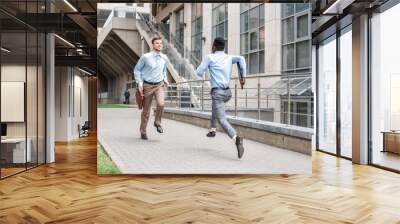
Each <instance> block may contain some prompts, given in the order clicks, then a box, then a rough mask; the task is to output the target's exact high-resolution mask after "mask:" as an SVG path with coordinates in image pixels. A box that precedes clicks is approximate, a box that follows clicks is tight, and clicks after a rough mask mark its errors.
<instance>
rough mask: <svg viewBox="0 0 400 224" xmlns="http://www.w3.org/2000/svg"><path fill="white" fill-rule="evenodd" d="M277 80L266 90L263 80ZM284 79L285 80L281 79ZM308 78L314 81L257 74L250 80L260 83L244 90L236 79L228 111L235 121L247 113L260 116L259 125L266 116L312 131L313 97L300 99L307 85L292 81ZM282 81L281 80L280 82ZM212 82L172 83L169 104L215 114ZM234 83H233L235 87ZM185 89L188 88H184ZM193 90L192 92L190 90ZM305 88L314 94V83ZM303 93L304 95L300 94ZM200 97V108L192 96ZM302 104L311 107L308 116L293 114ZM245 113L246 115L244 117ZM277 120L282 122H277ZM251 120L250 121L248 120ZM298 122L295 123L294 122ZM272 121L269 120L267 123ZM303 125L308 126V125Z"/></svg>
mask: <svg viewBox="0 0 400 224" xmlns="http://www.w3.org/2000/svg"><path fill="white" fill-rule="evenodd" d="M271 78H272V79H274V80H275V82H273V83H268V84H270V85H269V86H268V87H263V85H264V83H265V82H262V81H261V80H262V79H271ZM279 78H281V79H279ZM299 78H304V79H305V80H306V79H308V78H311V73H294V74H256V75H249V76H248V77H246V79H248V80H252V79H253V80H254V79H256V80H257V81H256V82H253V83H251V84H252V85H254V86H246V85H245V87H244V88H243V89H241V88H240V87H238V86H239V85H238V83H239V82H238V77H233V78H232V80H231V83H230V86H231V87H232V95H233V97H232V100H231V101H232V102H230V103H228V104H227V109H228V111H231V112H230V113H232V115H233V116H235V117H243V116H244V117H246V116H247V115H243V113H244V114H246V113H254V112H256V117H253V118H254V119H255V121H256V122H258V121H260V120H265V119H266V118H263V116H262V115H263V114H272V116H273V122H277V121H276V120H279V119H280V121H278V122H279V123H285V124H286V125H291V126H299V125H301V126H305V127H309V128H311V127H312V126H313V117H314V115H313V113H311V111H312V108H311V107H312V106H311V105H312V104H313V94H312V93H309V94H306V95H303V94H302V95H297V93H298V92H299V91H298V90H299V85H300V84H304V80H303V81H298V82H295V83H291V81H292V80H295V79H299ZM276 79H278V80H276ZM282 80H284V81H285V82H284V86H279V87H275V86H274V84H275V83H277V82H278V81H282ZM207 82H210V80H209V79H201V80H188V81H183V82H178V83H172V84H171V85H170V86H169V88H168V90H167V97H166V98H167V102H169V106H172V107H178V108H180V109H185V110H199V111H210V110H211V101H212V99H211V97H210V95H208V94H207V92H209V91H206V90H205V88H207V86H209V85H206V84H208V83H207ZM232 82H233V83H232ZM187 86H189V87H187ZM184 87H185V88H184ZM188 88H189V89H188ZM302 88H305V89H307V90H310V91H312V88H311V83H310V84H309V85H305V86H304V85H303V87H302ZM268 90H282V91H280V92H278V93H275V92H274V93H272V94H270V92H268ZM300 92H301V91H300ZM193 93H194V94H196V95H197V96H198V98H199V99H198V100H199V102H200V103H199V104H197V105H198V106H196V105H193V99H192V97H193V96H192V94H193ZM294 101H298V102H300V103H307V107H310V106H311V107H310V108H307V109H308V111H310V113H308V112H299V111H293V110H292V105H291V104H292V102H294ZM240 113H242V115H241V114H240ZM275 116H277V117H280V118H275ZM247 118H249V117H247ZM292 119H295V120H292ZM267 120H268V119H267ZM303 122H306V123H305V124H304V123H303Z"/></svg>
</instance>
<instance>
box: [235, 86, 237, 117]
mask: <svg viewBox="0 0 400 224" xmlns="http://www.w3.org/2000/svg"><path fill="white" fill-rule="evenodd" d="M235 117H237V80H235Z"/></svg>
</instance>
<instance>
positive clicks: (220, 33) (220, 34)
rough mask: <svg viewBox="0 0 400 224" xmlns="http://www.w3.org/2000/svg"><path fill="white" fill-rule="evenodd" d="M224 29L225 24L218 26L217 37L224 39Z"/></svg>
mask: <svg viewBox="0 0 400 224" xmlns="http://www.w3.org/2000/svg"><path fill="white" fill-rule="evenodd" d="M224 28H225V24H224V23H221V24H219V25H218V28H217V37H222V38H223V37H224Z"/></svg>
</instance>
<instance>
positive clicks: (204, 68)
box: [196, 56, 209, 77]
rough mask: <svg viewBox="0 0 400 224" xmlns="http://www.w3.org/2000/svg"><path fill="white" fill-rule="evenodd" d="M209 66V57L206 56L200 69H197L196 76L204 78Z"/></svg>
mask: <svg viewBox="0 0 400 224" xmlns="http://www.w3.org/2000/svg"><path fill="white" fill-rule="evenodd" d="M208 64H209V60H208V56H206V57H205V58H204V59H203V61H202V62H201V64H200V65H199V67H198V68H197V69H196V74H197V76H199V77H203V75H204V72H205V71H206V69H207V68H208Z"/></svg>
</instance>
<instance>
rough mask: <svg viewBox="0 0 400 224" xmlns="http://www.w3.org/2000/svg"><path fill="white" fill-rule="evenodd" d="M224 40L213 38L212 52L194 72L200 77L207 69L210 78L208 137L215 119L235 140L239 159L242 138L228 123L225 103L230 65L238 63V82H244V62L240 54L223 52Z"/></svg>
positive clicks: (227, 96)
mask: <svg viewBox="0 0 400 224" xmlns="http://www.w3.org/2000/svg"><path fill="white" fill-rule="evenodd" d="M224 49H225V40H224V39H223V38H219V37H217V38H215V40H214V43H213V46H212V51H213V53H212V54H209V55H207V56H206V57H205V58H204V59H203V61H202V62H201V64H200V66H199V67H198V68H197V70H196V74H197V75H198V76H200V77H202V76H203V74H204V72H205V71H206V70H207V69H208V73H209V75H210V79H211V99H212V112H211V129H210V131H209V132H208V134H207V136H208V137H215V135H216V127H217V121H218V123H219V124H220V125H221V127H222V129H224V131H225V133H227V134H228V136H229V137H230V138H232V139H233V140H234V141H235V144H236V148H237V151H238V157H239V159H240V158H242V156H243V153H244V148H243V138H242V137H240V136H238V135H237V133H236V130H235V129H233V127H232V126H231V125H230V124H229V122H228V120H227V119H226V115H225V103H226V102H228V101H229V100H230V99H231V98H232V93H231V90H230V89H229V81H230V80H231V76H232V65H233V64H239V73H240V74H241V78H240V84H241V85H242V86H243V85H244V84H245V79H244V77H245V76H246V62H245V60H244V58H243V57H242V56H236V55H227V54H225V52H224Z"/></svg>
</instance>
